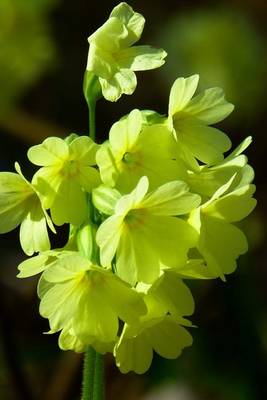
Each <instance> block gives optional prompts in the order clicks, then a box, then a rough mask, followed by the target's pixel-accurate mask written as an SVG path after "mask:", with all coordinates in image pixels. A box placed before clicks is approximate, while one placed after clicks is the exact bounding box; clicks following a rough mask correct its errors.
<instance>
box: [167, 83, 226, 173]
mask: <svg viewBox="0 0 267 400" xmlns="http://www.w3.org/2000/svg"><path fill="white" fill-rule="evenodd" d="M198 80H199V76H198V75H193V76H191V77H189V78H178V79H176V81H175V82H174V84H173V86H172V88H171V92H170V100H169V117H168V125H169V128H170V129H171V131H172V132H173V134H174V136H175V138H176V140H177V144H178V147H179V154H180V156H181V157H182V158H183V159H184V160H185V161H186V162H187V165H188V167H189V169H192V170H196V171H198V169H199V165H198V162H197V160H199V161H201V162H203V163H205V164H208V165H213V164H216V163H218V162H220V161H222V160H223V153H224V152H226V151H227V150H229V149H230V147H231V141H230V139H229V138H228V136H227V135H226V134H224V133H223V132H221V131H220V130H218V129H216V128H213V127H211V126H209V125H212V124H215V123H217V122H220V121H222V120H223V119H224V118H226V117H227V116H228V115H229V114H230V113H231V112H232V111H233V109H234V106H233V105H232V104H230V103H228V102H227V101H226V100H225V98H224V93H223V91H222V90H221V89H220V88H211V89H207V90H205V91H204V92H203V93H200V94H199V95H197V96H196V97H194V98H192V97H193V95H194V93H195V91H196V89H197V85H198ZM196 159H197V160H196Z"/></svg>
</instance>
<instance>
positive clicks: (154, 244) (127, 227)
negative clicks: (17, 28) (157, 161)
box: [96, 177, 200, 285]
mask: <svg viewBox="0 0 267 400" xmlns="http://www.w3.org/2000/svg"><path fill="white" fill-rule="evenodd" d="M148 185H149V184H148V179H147V177H142V178H141V179H140V181H139V182H138V184H137V186H136V188H135V189H134V190H133V191H132V192H131V193H130V194H128V195H124V196H122V197H121V198H120V199H119V200H118V202H117V204H116V206H115V213H114V215H112V216H110V217H109V218H108V219H106V220H105V221H104V222H103V223H102V224H101V225H100V227H99V229H98V231H97V236H96V241H97V243H98V245H99V247H100V259H101V264H102V265H104V266H109V265H110V264H111V262H112V260H113V258H114V256H115V254H116V273H117V274H118V276H119V277H120V278H122V279H123V280H125V281H126V282H129V283H131V284H132V285H134V284H135V283H136V281H142V282H145V283H152V282H153V281H154V280H155V279H157V278H158V277H159V275H160V268H161V266H164V265H165V266H168V267H177V266H181V265H184V264H185V263H186V260H187V252H188V250H189V249H190V248H191V247H193V246H194V245H195V240H196V236H195V232H194V229H192V228H191V226H189V225H188V224H187V222H186V221H184V220H182V219H180V218H177V217H176V216H177V215H183V214H187V213H189V212H190V211H191V210H193V209H194V208H196V207H197V206H198V205H199V203H200V197H199V196H198V195H195V194H192V193H189V191H188V187H187V185H186V184H185V183H184V182H182V181H174V182H169V183H166V184H165V185H162V186H160V187H159V188H158V189H156V190H155V191H153V192H151V193H149V194H147V191H148Z"/></svg>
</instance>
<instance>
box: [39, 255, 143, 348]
mask: <svg viewBox="0 0 267 400" xmlns="http://www.w3.org/2000/svg"><path fill="white" fill-rule="evenodd" d="M39 296H40V298H41V302H40V314H41V315H42V316H43V317H45V318H48V319H49V324H50V328H51V330H50V332H51V333H53V332H57V331H59V330H61V329H63V328H64V327H69V322H70V321H72V329H73V334H74V336H75V337H77V338H78V339H79V340H80V341H81V342H82V343H84V344H86V345H89V344H92V343H94V342H95V341H100V342H104V343H110V342H112V341H114V340H116V337H117V333H118V328H119V322H118V318H120V319H121V320H122V321H125V322H128V323H130V324H135V323H136V322H137V321H138V319H139V317H140V315H142V314H145V312H146V306H145V304H144V301H143V299H142V295H141V294H139V293H138V292H136V291H135V290H134V289H132V288H131V287H130V286H129V285H128V284H126V283H125V282H123V281H122V280H121V279H119V278H118V277H117V276H115V275H114V274H113V273H112V272H111V271H107V270H105V269H103V268H101V267H99V266H97V265H93V264H92V263H91V262H90V261H89V260H87V259H86V258H84V257H82V256H81V255H79V254H78V253H76V254H74V255H71V256H69V257H64V258H60V259H58V260H57V262H56V263H54V264H53V265H52V266H51V267H50V268H47V269H46V270H45V271H44V272H43V274H42V277H41V280H40V284H39Z"/></svg>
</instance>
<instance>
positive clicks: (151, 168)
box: [96, 110, 186, 193]
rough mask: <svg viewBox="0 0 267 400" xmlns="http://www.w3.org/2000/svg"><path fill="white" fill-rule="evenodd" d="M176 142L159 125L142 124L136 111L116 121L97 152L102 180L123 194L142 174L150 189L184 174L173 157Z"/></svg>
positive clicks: (140, 115) (174, 155) (167, 131)
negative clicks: (147, 180) (107, 137)
mask: <svg viewBox="0 0 267 400" xmlns="http://www.w3.org/2000/svg"><path fill="white" fill-rule="evenodd" d="M176 154H177V150H176V143H175V140H174V138H173V135H172V134H171V133H170V132H169V130H168V128H167V127H166V126H164V125H162V124H155V125H154V124H153V125H147V124H146V125H143V116H142V113H141V112H140V111H139V110H133V111H132V112H131V113H130V114H129V115H128V116H127V117H125V118H123V119H121V120H120V121H118V122H116V123H115V124H114V125H113V126H112V128H111V130H110V134H109V141H108V142H105V143H104V144H103V145H102V146H101V147H100V149H99V150H98V152H97V154H96V161H97V165H98V166H99V169H100V174H101V179H102V181H103V182H104V183H105V184H106V185H109V186H116V188H117V189H118V190H119V191H122V192H124V193H127V192H129V191H130V190H132V189H133V188H134V187H135V186H136V185H137V183H138V181H139V179H140V178H141V177H142V176H144V175H145V176H147V177H148V179H149V183H150V187H151V189H154V188H156V187H158V186H160V185H162V184H163V183H166V182H168V181H172V180H176V179H181V178H182V177H184V176H186V171H185V167H184V166H183V165H182V164H178V162H177V161H176V160H175V157H176Z"/></svg>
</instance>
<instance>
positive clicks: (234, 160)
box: [186, 136, 254, 199]
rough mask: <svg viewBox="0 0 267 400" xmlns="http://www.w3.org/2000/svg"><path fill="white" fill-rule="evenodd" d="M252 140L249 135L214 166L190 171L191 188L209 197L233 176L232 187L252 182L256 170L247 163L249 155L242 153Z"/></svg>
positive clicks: (189, 182)
mask: <svg viewBox="0 0 267 400" xmlns="http://www.w3.org/2000/svg"><path fill="white" fill-rule="evenodd" d="M251 141H252V138H251V137H250V136H249V137H247V138H246V139H245V140H243V142H242V143H240V145H239V146H238V147H237V148H236V149H235V150H233V151H232V152H231V154H229V155H228V156H227V157H226V158H225V159H224V160H223V161H222V162H220V163H218V164H216V165H214V166H211V167H209V166H207V165H204V166H201V167H200V170H199V171H189V173H188V176H187V179H186V181H187V183H188V184H189V187H190V189H191V190H192V191H193V192H196V193H198V194H200V195H201V196H203V197H204V198H207V199H208V198H210V197H212V196H213V195H214V193H215V192H216V191H217V190H218V189H219V188H220V187H222V186H223V185H225V184H226V183H227V182H228V181H229V180H230V179H231V178H232V177H233V176H234V180H233V182H232V185H231V188H232V189H233V188H234V189H237V188H238V187H241V186H244V185H247V184H249V183H251V182H252V181H253V178H254V171H253V168H252V167H251V166H250V165H248V164H247V157H246V156H245V155H244V154H242V153H243V151H244V150H245V149H246V148H247V147H248V146H249V145H250V143H251Z"/></svg>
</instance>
